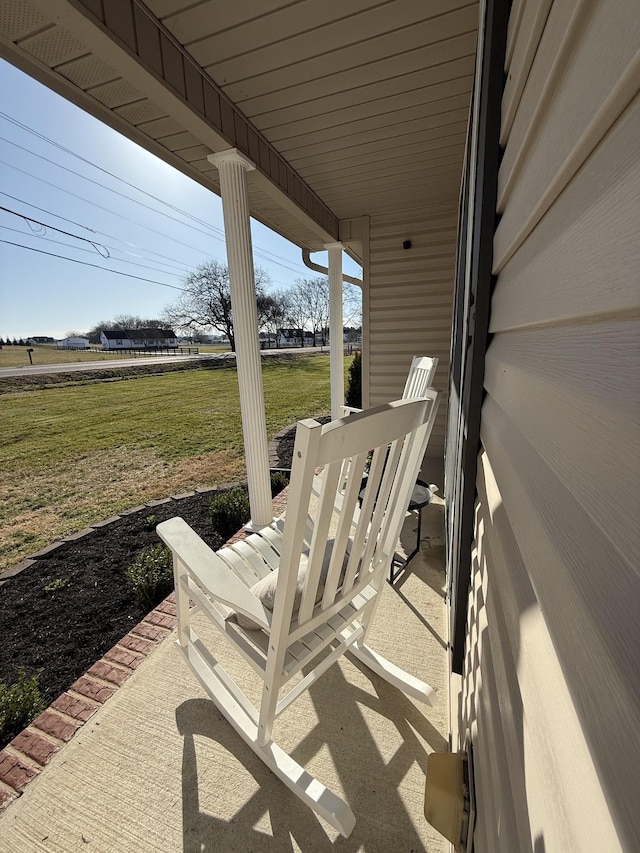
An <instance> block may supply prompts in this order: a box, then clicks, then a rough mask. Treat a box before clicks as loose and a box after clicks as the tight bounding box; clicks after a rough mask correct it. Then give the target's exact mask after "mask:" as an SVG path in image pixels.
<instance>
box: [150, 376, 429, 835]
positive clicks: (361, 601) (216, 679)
mask: <svg viewBox="0 0 640 853" xmlns="http://www.w3.org/2000/svg"><path fill="white" fill-rule="evenodd" d="M438 402H439V392H437V391H435V390H434V389H429V391H428V392H427V394H426V395H425V398H423V399H418V400H406V401H397V402H395V403H388V404H386V405H384V406H380V407H378V408H375V409H370V410H368V411H367V412H363V413H360V414H356V415H352V416H351V417H349V418H343V419H340V420H336V421H333V422H332V423H329V424H326V425H325V426H321V425H320V424H319V423H317V422H316V421H313V420H306V421H301V422H300V423H299V424H298V429H297V434H296V442H295V447H294V454H293V457H294V458H293V468H292V475H291V482H290V486H289V495H288V507H287V510H286V515H285V520H284V524H283V523H282V522H281V521H274V523H273V524H272V525H270V526H268V527H266V528H263V529H262V530H261V531H260V532H259V533H253V534H251V535H249V536H248V537H247V538H246V539H245V540H243V541H241V542H238V543H236V544H234V545H230V546H227V547H225V548H222V549H221V550H220V551H218V552H217V553H214V552H213V551H212V550H211V549H210V548H209V547H208V546H207V545H206V544H205V543H204V542H203V541H202V540H201V539H200V538H199V537H198V536H197V534H196V533H195V532H194V531H193V530H192V529H191V528H190V527H189V526H188V525H187V524H186V522H185V521H184V520H183V519H181V518H173V519H170V520H169V521H165V522H163V523H162V524H160V525H158V528H157V530H158V534H159V535H160V537H161V538H162V539H163V540H164V542H166V544H167V545H168V546H169V548H170V549H171V550H172V552H173V558H174V573H175V583H176V596H177V609H178V645H179V648H180V649H181V651H182V653H183V654H184V656H185V658H186V659H187V661H188V662H189V664H190V665H191V667H192V668H193V670H194V672H195V674H196V675H197V676H198V678H199V679H200V681H201V683H202V685H203V686H204V688H205V690H206V691H207V692H208V693H209V695H210V696H211V698H212V699H213V701H214V702H215V704H216V705H217V706H218V708H219V709H220V711H221V712H222V713H223V714H224V715H225V717H226V718H227V720H228V721H229V722H230V723H231V725H232V726H233V727H234V728H235V729H236V731H237V732H238V733H239V734H240V735H241V736H242V738H243V739H244V740H245V741H246V742H247V743H248V744H249V746H250V747H251V748H252V749H253V751H254V752H255V753H256V754H257V755H258V756H259V757H260V758H261V759H262V761H264V763H265V764H266V765H267V766H268V767H269V768H270V769H271V770H272V771H273V772H274V773H275V774H276V775H277V776H278V777H279V778H280V779H281V780H282V781H283V782H284V783H285V784H286V785H287V786H288V787H289V788H290V789H291V790H292V791H293V792H294V793H295V794H296V795H297V796H298V797H300V799H301V800H302V801H303V802H304V803H306V804H307V805H308V806H310V807H311V808H312V809H314V810H315V811H316V812H317V813H318V814H319V815H321V816H322V817H323V818H325V820H327V821H328V822H329V823H330V824H331V825H332V826H333V827H335V829H337V830H338V831H339V832H340V833H341V834H342V835H344V836H345V837H346V836H348V835H349V834H350V832H351V831H352V829H353V827H354V825H355V817H354V815H353V812H352V811H351V809H350V808H349V806H348V804H347V803H346V802H345V801H344V800H342V799H341V798H340V797H338V796H337V795H336V794H335V793H333V792H332V791H330V790H329V789H328V788H326V787H325V786H324V785H323V784H322V783H321V782H319V781H318V780H317V779H315V778H313V777H312V776H311V775H310V774H309V773H308V772H307V771H305V770H304V768H303V767H301V766H300V765H299V764H297V763H296V762H295V761H294V759H293V758H291V756H290V755H288V754H287V753H286V752H284V751H283V750H282V749H281V748H280V747H278V745H277V744H276V743H275V742H274V741H273V740H272V727H273V724H274V720H275V718H276V717H277V716H278V715H279V714H280V713H281V712H282V711H283V710H284V709H285V708H287V707H288V706H289V705H290V704H291V703H292V702H293V701H294V700H295V699H297V698H298V697H299V696H300V695H301V694H302V693H303V692H304V691H305V690H306V689H307V688H308V687H309V686H310V685H311V684H313V683H314V682H315V681H316V680H317V679H318V678H319V676H320V675H322V674H323V673H324V672H325V671H326V670H327V669H328V668H329V666H330V665H331V664H332V663H334V662H335V661H336V660H338V658H339V657H341V655H343V654H344V653H345V652H346V651H347V650H350V651H351V652H352V653H353V654H354V655H355V656H356V657H357V658H358V659H359V660H360V661H362V662H363V663H365V664H366V665H367V666H368V667H369V668H370V669H371V670H373V671H374V672H375V673H377V674H378V675H379V676H381V677H382V678H384V679H386V680H387V681H388V682H390V683H391V684H392V685H394V686H396V687H398V688H399V689H400V690H402V691H404V692H405V693H407V694H408V695H409V696H412V697H414V698H416V699H419V700H421V701H423V702H426V703H427V704H431V698H432V696H433V693H434V691H433V690H432V688H431V687H429V685H428V684H425V683H424V682H422V681H419V680H418V679H417V678H414V677H413V676H411V675H409V674H408V673H406V672H404V671H403V670H401V669H399V668H398V667H396V666H394V665H393V664H392V663H390V662H389V661H387V660H385V659H384V658H383V657H381V656H380V655H379V654H377V653H376V652H375V651H373V649H371V648H370V647H369V646H368V645H367V644H366V639H367V633H368V631H369V627H370V625H371V622H372V619H373V617H374V614H375V611H376V608H377V604H378V600H379V594H380V592H381V590H382V589H383V587H384V578H385V574H386V572H387V571H388V570H389V565H390V561H391V559H392V558H393V554H394V549H395V546H396V542H397V540H398V536H399V533H400V528H401V525H402V522H403V519H404V516H405V511H406V507H407V504H408V502H409V495H410V493H411V490H412V488H413V485H414V483H415V479H416V474H417V472H418V469H419V467H420V463H421V461H422V457H423V455H424V452H425V448H426V444H427V441H428V439H429V435H430V433H431V429H432V427H433V422H434V419H435V414H436V410H437V406H438ZM371 451H373V455H372V456H370V453H371ZM368 459H369V460H370V467H369V473H368V477H367V478H366V490H365V493H364V497H363V498H362V496H361V500H362V505H361V506H359V501H358V498H359V494H360V492H361V488H362V482H363V474H364V471H365V466H366V464H367V461H368ZM347 460H350V461H349V462H348V464H347V466H346V467H347V468H348V475H347V482H346V485H345V487H344V490H343V491H342V495H341V500H340V501H339V507H337V506H336V500H335V496H336V492H337V490H338V488H339V487H340V485H341V484H342V482H343V478H344V466H345V463H346V462H347ZM319 466H324V472H323V474H324V475H323V477H322V486H321V490H320V494H319V495H318V496H315V495H314V494H313V481H314V473H315V471H316V469H317V468H318V467H319ZM190 599H191V600H192V601H195V603H196V607H195V608H194V609H193V610H191V611H190V607H189V600H190ZM198 610H199V611H202V612H203V613H204V614H205V615H207V616H208V617H209V618H210V619H211V621H212V622H213V623H214V625H216V626H217V627H218V628H219V629H220V630H221V632H222V633H223V634H224V635H225V636H226V638H227V640H229V641H230V642H231V643H232V644H233V646H234V647H235V649H236V650H237V651H238V652H239V653H240V654H241V655H242V656H243V657H244V658H245V660H247V661H248V662H249V663H250V664H251V665H252V667H253V668H254V669H255V670H256V672H257V673H258V674H259V676H260V677H261V679H262V681H263V691H262V701H261V703H260V706H259V708H256V707H255V706H254V705H253V704H251V702H250V701H249V699H248V698H247V697H246V695H245V693H244V692H243V691H242V689H241V687H240V686H239V685H238V684H236V683H235V681H234V680H233V679H232V678H231V676H230V675H229V674H228V673H227V672H226V671H225V670H224V669H223V668H222V666H221V665H220V663H219V662H218V660H217V659H216V657H215V656H214V652H213V651H212V650H211V649H210V648H208V647H207V646H205V644H204V642H203V641H202V640H201V639H200V638H199V637H198V635H197V633H196V631H195V630H194V627H193V624H192V622H191V616H192V615H193V613H195V612H196V611H198ZM327 648H329V649H330V652H329V653H328V654H327V653H326V651H325V650H326V649H327ZM323 651H325V654H324V655H322V656H321V659H320V661H319V662H318V663H317V664H316V665H315V666H314V667H313V668H311V670H310V671H308V672H307V670H306V669H305V672H306V675H304V677H302V678H301V680H299V681H297V683H296V684H295V685H294V686H293V687H292V688H291V689H290V690H289V692H288V693H286V694H285V695H284V696H283V697H282V698H280V699H279V694H280V690H281V688H282V687H283V686H284V685H285V684H286V683H287V682H288V681H289V680H290V679H291V678H292V676H294V675H296V673H299V672H300V670H301V669H302V668H303V667H308V665H309V664H310V663H311V662H313V661H314V659H315V658H316V657H317V656H318V655H320V653H321V652H323Z"/></svg>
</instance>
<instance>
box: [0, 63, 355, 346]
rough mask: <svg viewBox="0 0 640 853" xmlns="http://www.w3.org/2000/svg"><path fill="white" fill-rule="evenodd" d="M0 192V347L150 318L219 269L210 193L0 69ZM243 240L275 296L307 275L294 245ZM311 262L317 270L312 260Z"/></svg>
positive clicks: (259, 228) (266, 238) (216, 216)
mask: <svg viewBox="0 0 640 853" xmlns="http://www.w3.org/2000/svg"><path fill="white" fill-rule="evenodd" d="M63 149H67V151H65V150H63ZM74 154H76V155H80V157H82V158H84V160H81V159H78V157H76V156H73V155H74ZM85 161H89V162H85ZM96 166H99V167H100V168H99V169H98V168H96ZM101 170H105V171H101ZM107 173H111V174H107ZM118 178H121V179H122V180H118ZM122 181H127V182H128V183H129V184H130V185H133V186H127V185H126V184H125V183H123V182H122ZM101 185H102V186H101ZM136 188H137V189H136ZM114 191H115V192H114ZM0 192H1V194H0V206H1V207H2V208H8V211H7V210H0V240H2V241H9V242H0V337H1V338H6V337H11V338H13V337H16V338H25V337H28V336H32V335H51V336H53V337H63V336H64V335H66V334H67V332H70V331H79V332H82V331H86V330H87V329H88V328H90V327H91V326H92V325H94V324H95V323H97V322H99V321H101V320H109V319H112V318H113V317H115V316H117V315H118V314H133V315H139V316H142V317H155V316H157V315H160V314H161V313H162V310H163V308H164V307H165V306H166V305H167V304H168V303H169V302H171V301H172V300H173V299H174V298H175V297H176V296H178V291H177V290H174V289H172V288H176V287H180V284H181V280H182V279H183V277H184V275H185V274H186V273H187V272H188V271H190V270H191V269H193V268H194V267H195V266H197V265H198V264H199V263H202V262H203V261H206V260H209V259H213V258H215V259H217V260H220V261H223V262H226V251H225V245H224V236H223V232H222V228H223V223H222V207H221V203H220V199H219V198H218V197H217V196H216V195H215V194H214V193H211V192H209V191H208V190H206V189H204V188H203V187H201V186H200V185H199V184H197V183H196V182H195V181H192V180H190V179H189V178H187V177H185V176H184V175H183V174H182V173H180V172H178V171H177V170H175V169H173V168H172V167H171V166H168V165H166V164H165V163H164V162H163V161H161V160H159V159H158V158H157V157H154V156H153V155H152V154H149V153H147V152H146V151H144V150H143V149H142V148H140V147H139V146H137V145H136V144H135V143H133V142H130V141H129V140H128V139H126V138H125V137H123V136H121V135H120V134H118V133H116V132H115V131H114V130H111V128H109V127H107V126H106V125H104V124H102V123H101V122H99V121H98V120H97V119H94V118H93V117H92V116H90V115H88V114H87V113H85V112H83V111H82V110H81V109H79V108H78V107H76V106H74V105H73V104H71V103H69V102H68V101H66V100H64V98H61V97H60V96H59V95H56V94H55V93H54V92H52V91H50V90H49V89H47V88H46V87H44V86H42V85H41V84H40V83H38V82H36V81H35V80H32V79H31V78H30V77H28V76H27V75H25V74H23V73H22V72H21V71H19V70H18V69H16V68H14V67H13V66H11V65H9V64H8V63H6V62H4V61H3V60H0ZM145 193H148V194H150V195H151V196H155V198H151V197H150V195H145ZM125 196H126V197H125ZM137 202H138V203H137ZM162 202H166V204H163V203H162ZM167 205H171V206H172V207H169V206H167ZM175 208H178V210H176V209H175ZM9 211H11V212H9ZM181 211H184V213H183V212H181ZM185 213H186V214H188V215H185ZM16 214H21V215H16ZM22 216H26V217H28V218H29V220H30V223H28V222H27V221H25V219H24V218H22ZM189 217H195V220H200V221H195V220H194V219H191V218H189ZM34 220H37V222H39V223H42V224H43V225H44V227H43V226H42V225H38V224H36V222H35V221H34ZM54 229H59V230H54ZM62 231H64V232H67V233H66V234H63V233H60V232H62ZM252 233H253V247H254V263H255V264H256V266H260V267H262V268H263V269H265V270H266V271H267V272H268V273H269V275H270V277H271V279H272V283H273V286H274V287H287V286H289V285H291V284H292V283H293V282H294V281H295V279H296V278H305V277H309V276H313V275H315V273H313V272H311V271H310V270H308V269H307V268H306V267H305V266H304V265H303V263H302V260H301V254H300V249H299V248H298V247H297V246H294V245H293V244H292V243H289V242H288V241H286V240H284V239H283V238H282V237H280V236H279V235H277V234H274V233H273V232H272V231H270V230H269V229H268V228H265V227H264V226H263V225H261V224H260V223H258V222H253V223H252ZM77 238H83V239H77ZM92 242H93V243H94V244H95V245H92V244H91V243H92ZM11 244H19V245H11ZM23 247H27V248H23ZM34 250H38V251H34ZM45 253H48V254H45ZM55 255H58V256H64V257H55ZM69 258H73V259H75V261H80V262H82V263H76V262H74V261H72V260H67V259H69ZM314 260H317V261H318V262H320V263H324V264H325V265H326V256H324V258H323V255H322V254H319V255H318V256H314ZM344 263H345V270H346V271H347V272H349V273H350V274H352V275H359V274H360V271H359V269H358V267H357V266H356V265H355V264H353V262H351V261H350V260H349V259H348V258H346V257H345V262H344ZM110 270H116V271H118V272H120V273H126V274H127V275H126V276H124V275H118V274H117V273H116V272H112V271H110ZM134 276H137V277H138V278H135V277H134ZM141 279H144V280H141ZM167 285H169V286H167Z"/></svg>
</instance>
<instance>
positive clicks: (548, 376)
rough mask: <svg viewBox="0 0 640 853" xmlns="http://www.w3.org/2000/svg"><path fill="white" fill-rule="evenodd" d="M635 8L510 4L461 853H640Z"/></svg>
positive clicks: (535, 1) (639, 24)
mask: <svg viewBox="0 0 640 853" xmlns="http://www.w3.org/2000/svg"><path fill="white" fill-rule="evenodd" d="M639 44H640V5H639V4H638V3H637V0H619V2H616V3H611V2H607V0H597V2H592V3H586V2H579V0H573V2H569V0H567V1H566V2H565V1H564V0H562V2H561V0H556V2H554V3H550V2H548V0H527V2H525V0H523V2H520V3H515V4H514V6H513V8H512V19H511V24H510V27H509V44H508V48H507V69H506V70H507V83H506V86H505V92H504V99H503V105H502V145H503V146H504V156H503V158H502V161H501V167H500V173H499V182H498V212H499V214H500V220H499V224H498V227H497V230H496V234H495V240H494V273H495V274H496V275H497V283H496V287H495V291H494V294H493V298H492V306H491V318H490V327H489V332H490V336H491V338H490V340H491V342H490V345H489V348H488V351H487V356H486V363H485V378H484V387H485V392H486V396H485V400H484V403H483V408H482V424H481V442H482V449H481V453H480V456H479V463H478V479H477V487H478V496H477V502H476V516H475V544H474V552H473V561H472V579H471V593H470V600H469V622H468V639H467V647H466V654H465V665H464V673H463V680H462V697H461V721H462V725H461V730H460V733H459V742H460V745H462V743H463V742H464V737H465V735H466V734H470V735H471V739H472V742H473V749H474V759H475V761H474V766H475V782H476V796H477V803H478V818H477V830H476V837H475V848H474V849H475V851H476V853H495V851H514V850H518V851H535V853H537V851H542V850H544V851H545V853H552V852H553V851H567V850H572V851H574V850H575V851H594V853H596V851H598V853H600V851H605V850H606V851H607V853H609V851H616V850H632V849H639V847H640V819H639V817H638V811H637V791H638V779H639V771H638V767H639V766H640V701H639V696H640V674H639V673H640V671H639V669H638V661H639V660H640V631H639V630H638V606H639V604H640V577H639V574H638V553H640V526H639V525H638V518H640V477H639V468H640V442H639V438H640V428H639V425H638V424H639V421H638V415H639V414H640V399H639V395H638V375H640V346H639V344H640V332H639V325H638V316H639V312H640V240H639V238H638V235H639V234H640V202H639V199H640V97H639V96H638V86H639V80H640V61H639V56H640V54H638V45H639Z"/></svg>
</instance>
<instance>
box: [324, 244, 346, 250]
mask: <svg viewBox="0 0 640 853" xmlns="http://www.w3.org/2000/svg"><path fill="white" fill-rule="evenodd" d="M324 247H325V249H344V246H343V244H342V243H325V244H324Z"/></svg>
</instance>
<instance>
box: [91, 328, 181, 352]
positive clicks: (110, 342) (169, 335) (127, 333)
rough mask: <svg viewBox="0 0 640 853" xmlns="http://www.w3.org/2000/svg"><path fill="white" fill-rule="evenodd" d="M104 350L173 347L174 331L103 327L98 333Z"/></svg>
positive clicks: (175, 339) (176, 344) (176, 342)
mask: <svg viewBox="0 0 640 853" xmlns="http://www.w3.org/2000/svg"><path fill="white" fill-rule="evenodd" d="M100 342H101V344H102V349H104V350H130V349H137V350H140V349H167V348H171V349H175V348H176V347H177V346H178V338H177V337H176V333H175V332H174V331H172V330H171V329H105V330H104V331H102V332H101V333H100Z"/></svg>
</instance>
